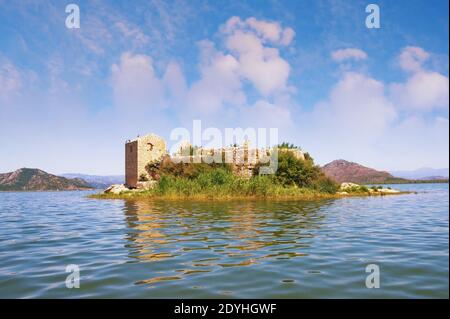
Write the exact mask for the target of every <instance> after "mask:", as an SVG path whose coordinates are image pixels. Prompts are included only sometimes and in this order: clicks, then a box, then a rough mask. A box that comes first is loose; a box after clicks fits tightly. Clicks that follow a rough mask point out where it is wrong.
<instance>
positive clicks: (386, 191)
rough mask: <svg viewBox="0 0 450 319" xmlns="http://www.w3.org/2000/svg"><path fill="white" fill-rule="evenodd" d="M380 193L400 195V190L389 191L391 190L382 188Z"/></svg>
mask: <svg viewBox="0 0 450 319" xmlns="http://www.w3.org/2000/svg"><path fill="white" fill-rule="evenodd" d="M378 191H379V192H380V193H387V194H395V193H400V191H399V190H396V189H389V188H381V189H379V190H378Z"/></svg>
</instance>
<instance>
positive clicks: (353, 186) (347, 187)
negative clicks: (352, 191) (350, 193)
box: [340, 183, 361, 190]
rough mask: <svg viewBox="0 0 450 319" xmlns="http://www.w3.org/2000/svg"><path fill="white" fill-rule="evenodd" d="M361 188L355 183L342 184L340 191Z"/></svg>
mask: <svg viewBox="0 0 450 319" xmlns="http://www.w3.org/2000/svg"><path fill="white" fill-rule="evenodd" d="M359 187H361V186H360V185H358V184H355V183H342V184H341V187H340V189H342V190H346V189H349V188H359Z"/></svg>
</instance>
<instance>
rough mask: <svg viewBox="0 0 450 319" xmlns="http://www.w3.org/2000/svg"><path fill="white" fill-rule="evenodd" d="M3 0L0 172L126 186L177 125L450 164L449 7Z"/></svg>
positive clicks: (366, 157)
mask: <svg viewBox="0 0 450 319" xmlns="http://www.w3.org/2000/svg"><path fill="white" fill-rule="evenodd" d="M72 2H73V3H76V4H77V5H78V6H79V8H80V15H81V21H80V22H81V27H80V28H79V29H68V28H66V26H65V20H66V17H67V15H68V14H67V13H66V12H65V6H66V5H67V3H68V2H67V3H66V1H43V0H42V1H6V0H0V172H7V171H11V170H14V169H17V168H19V167H38V168H41V169H44V170H46V171H49V172H52V173H67V172H79V173H91V174H122V173H123V166H124V155H123V149H124V147H123V144H124V142H125V140H126V139H129V138H133V137H135V136H136V135H138V134H141V135H142V134H145V133H148V132H155V133H157V134H159V135H161V136H163V137H165V138H168V137H169V135H170V132H171V130H172V129H174V128H176V127H186V128H189V129H190V128H191V127H192V120H194V119H200V120H202V126H203V127H204V128H206V127H217V128H219V129H223V128H226V127H231V128H234V127H242V128H246V127H255V128H258V127H266V128H270V127H277V128H278V129H279V138H280V140H283V141H289V142H292V143H294V144H296V145H299V146H301V147H302V148H303V149H304V150H306V151H308V152H310V153H311V154H312V156H313V157H314V158H315V160H316V162H317V163H319V164H325V163H327V162H329V161H331V160H334V159H338V158H343V159H347V160H351V161H355V162H359V163H361V164H364V165H367V166H371V167H375V168H378V169H384V170H399V169H402V170H403V169H415V168H419V167H423V166H427V167H435V168H441V167H448V163H449V157H448V156H449V155H448V154H449V140H448V134H449V122H448V117H449V89H448V85H449V78H448V72H449V63H448V54H449V53H448V48H449V45H448V37H449V34H448V30H449V29H448V27H449V25H448V1H447V0H442V1H439V0H435V1H433V2H432V5H431V4H430V2H429V1H376V3H377V4H378V5H379V7H380V10H381V28H380V29H368V28H366V25H365V19H366V16H367V13H366V12H365V7H366V5H367V4H368V3H370V2H367V1H345V0H342V1H337V0H335V1H331V0H330V1H313V0H298V1H281V0H280V1H275V0H272V1H262V0H261V1H256V0H255V1H204V0H191V1H177V0H175V1H162V0H151V1H149V0H146V1H132V2H130V1H96V0H90V1H72Z"/></svg>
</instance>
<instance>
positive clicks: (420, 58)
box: [398, 46, 430, 72]
mask: <svg viewBox="0 0 450 319" xmlns="http://www.w3.org/2000/svg"><path fill="white" fill-rule="evenodd" d="M429 57H430V54H429V53H428V52H426V51H425V50H424V49H422V48H419V47H413V46H408V47H405V48H404V49H403V50H402V52H401V53H400V56H399V57H398V60H399V64H400V67H401V68H402V69H403V70H406V71H412V72H417V71H420V70H422V64H423V63H424V62H425V61H426V60H427V59H428V58H429Z"/></svg>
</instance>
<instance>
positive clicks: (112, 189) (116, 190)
mask: <svg viewBox="0 0 450 319" xmlns="http://www.w3.org/2000/svg"><path fill="white" fill-rule="evenodd" d="M127 190H129V189H128V188H127V187H126V186H125V185H123V184H114V185H111V186H109V187H108V188H107V189H105V191H104V193H105V194H108V193H113V194H116V195H118V194H120V193H121V192H124V191H127Z"/></svg>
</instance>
